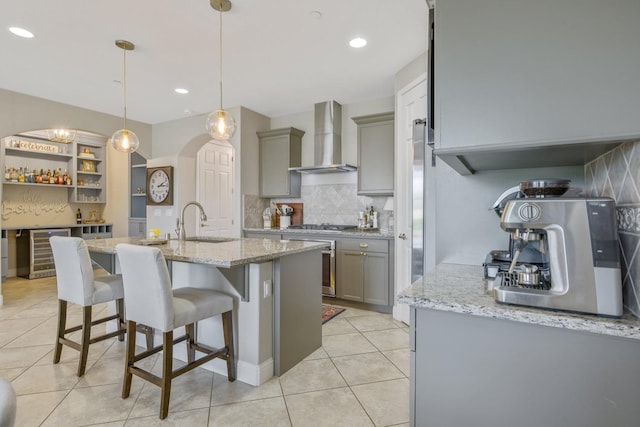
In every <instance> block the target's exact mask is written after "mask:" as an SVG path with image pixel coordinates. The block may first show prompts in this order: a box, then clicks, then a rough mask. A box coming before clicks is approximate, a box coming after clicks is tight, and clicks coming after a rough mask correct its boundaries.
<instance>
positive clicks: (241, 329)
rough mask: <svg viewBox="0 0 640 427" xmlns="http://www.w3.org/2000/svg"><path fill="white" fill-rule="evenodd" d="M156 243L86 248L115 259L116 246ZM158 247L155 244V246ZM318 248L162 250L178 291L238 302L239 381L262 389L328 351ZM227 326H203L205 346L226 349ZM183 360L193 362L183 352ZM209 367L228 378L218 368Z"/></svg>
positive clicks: (256, 243)
mask: <svg viewBox="0 0 640 427" xmlns="http://www.w3.org/2000/svg"><path fill="white" fill-rule="evenodd" d="M120 243H130V244H143V243H149V242H148V241H146V240H142V239H139V238H111V239H95V240H87V246H88V247H89V251H90V253H91V254H92V257H94V256H96V255H97V256H98V257H97V258H98V259H99V260H102V259H103V257H104V256H107V257H111V258H113V259H114V262H112V265H113V266H114V268H113V270H114V271H117V270H118V266H117V259H115V258H116V250H115V247H116V245H118V244H120ZM152 243H154V242H152ZM325 246H326V245H325V244H323V243H317V242H289V241H282V242H281V241H272V240H264V239H215V238H207V237H204V238H199V239H188V240H187V241H178V240H169V241H168V242H166V243H163V244H159V245H157V247H158V248H159V249H160V250H161V252H162V253H163V255H164V257H165V259H166V260H167V262H168V263H169V267H170V271H171V277H172V283H173V287H174V288H179V287H184V286H193V287H205V288H210V289H216V290H220V291H222V292H226V293H228V294H229V295H231V296H233V297H234V329H235V331H234V333H235V342H236V354H237V363H238V366H237V368H238V369H237V379H238V380H240V381H243V382H245V383H248V384H251V385H260V384H263V383H264V382H266V381H267V380H268V379H269V378H271V377H272V376H273V375H274V374H275V375H281V374H282V373H284V372H286V371H287V370H288V369H290V368H291V367H293V366H294V365H295V364H296V363H298V362H299V361H301V360H302V359H304V358H305V357H306V356H308V355H309V354H311V353H312V352H313V351H315V350H317V349H318V348H319V347H320V346H321V345H322V326H321V310H322V308H321V306H322V298H321V283H322V249H323V248H324V247H325ZM220 322H221V320H220V319H218V318H213V319H207V320H205V321H202V322H200V323H199V324H198V336H199V337H200V339H201V341H202V342H203V343H205V344H209V345H211V346H214V347H216V346H217V347H220V346H222V345H223V342H224V341H223V336H222V328H221V327H220ZM174 354H175V356H174V357H176V358H179V359H182V360H186V350H185V349H184V348H183V346H177V347H176V349H175V352H174ZM204 367H206V368H208V369H211V370H213V371H214V372H216V373H220V374H223V375H226V365H225V364H224V363H223V362H222V361H219V360H214V361H212V362H209V363H208V364H205V365H204Z"/></svg>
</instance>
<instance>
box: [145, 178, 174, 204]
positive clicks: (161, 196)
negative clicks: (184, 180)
mask: <svg viewBox="0 0 640 427" xmlns="http://www.w3.org/2000/svg"><path fill="white" fill-rule="evenodd" d="M170 184H171V183H170V182H169V175H167V173H166V172H165V171H163V170H157V171H154V172H153V173H152V174H151V176H150V177H149V196H150V197H151V200H153V201H154V202H156V203H160V202H163V201H164V200H165V199H166V198H167V196H169V190H170Z"/></svg>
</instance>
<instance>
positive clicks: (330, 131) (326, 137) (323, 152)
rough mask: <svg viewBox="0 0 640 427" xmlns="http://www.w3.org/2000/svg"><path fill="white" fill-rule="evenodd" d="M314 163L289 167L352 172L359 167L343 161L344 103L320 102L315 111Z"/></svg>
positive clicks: (309, 171) (308, 170)
mask: <svg viewBox="0 0 640 427" xmlns="http://www.w3.org/2000/svg"><path fill="white" fill-rule="evenodd" d="M314 128H315V129H314V139H313V154H314V157H313V159H314V165H313V166H302V167H299V168H289V170H290V171H294V172H300V173H328V172H352V171H355V170H357V169H358V168H357V167H355V166H352V165H348V164H345V163H342V105H340V104H338V103H337V102H336V101H327V102H319V103H317V104H315V111H314Z"/></svg>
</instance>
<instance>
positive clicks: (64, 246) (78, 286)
mask: <svg viewBox="0 0 640 427" xmlns="http://www.w3.org/2000/svg"><path fill="white" fill-rule="evenodd" d="M49 242H50V243H51V249H52V250H53V259H54V262H55V265H56V281H57V286H58V334H57V337H56V346H55V351H54V354H53V363H58V362H60V355H61V354H62V345H63V344H64V345H67V346H69V347H71V348H74V349H76V350H78V351H79V352H80V361H79V362H78V376H79V377H81V376H83V375H84V371H85V368H86V366H87V355H88V354H89V344H93V343H96V342H98V341H103V340H106V339H108V338H112V337H115V336H117V337H118V339H119V340H120V341H123V339H124V333H125V328H124V304H123V301H122V298H123V297H124V291H123V289H122V276H121V275H119V274H110V275H106V276H100V277H94V275H93V266H92V264H91V257H90V256H89V250H88V249H87V244H86V243H85V242H84V240H83V239H81V238H79V237H61V236H53V237H51V239H49ZM109 301H115V302H116V314H114V315H112V316H107V317H103V318H100V319H96V320H93V321H92V320H91V308H92V306H94V305H96V304H100V303H104V302H109ZM68 302H71V303H74V304H78V305H80V306H82V313H83V315H82V324H81V325H78V326H74V327H71V328H68V329H67V303H68ZM115 319H117V320H118V328H117V330H115V331H114V332H109V333H106V334H104V335H100V336H97V337H94V338H91V327H92V326H94V325H98V324H100V323H104V322H107V321H109V320H115ZM79 330H82V337H81V339H80V342H79V343H78V342H76V341H72V340H70V339H68V338H65V335H66V334H69V333H71V332H75V331H79Z"/></svg>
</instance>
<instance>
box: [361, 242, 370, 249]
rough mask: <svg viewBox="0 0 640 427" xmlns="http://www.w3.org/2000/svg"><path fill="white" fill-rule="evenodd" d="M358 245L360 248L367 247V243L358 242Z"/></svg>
mask: <svg viewBox="0 0 640 427" xmlns="http://www.w3.org/2000/svg"><path fill="white" fill-rule="evenodd" d="M360 247H361V248H368V247H369V244H368V243H360Z"/></svg>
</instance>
